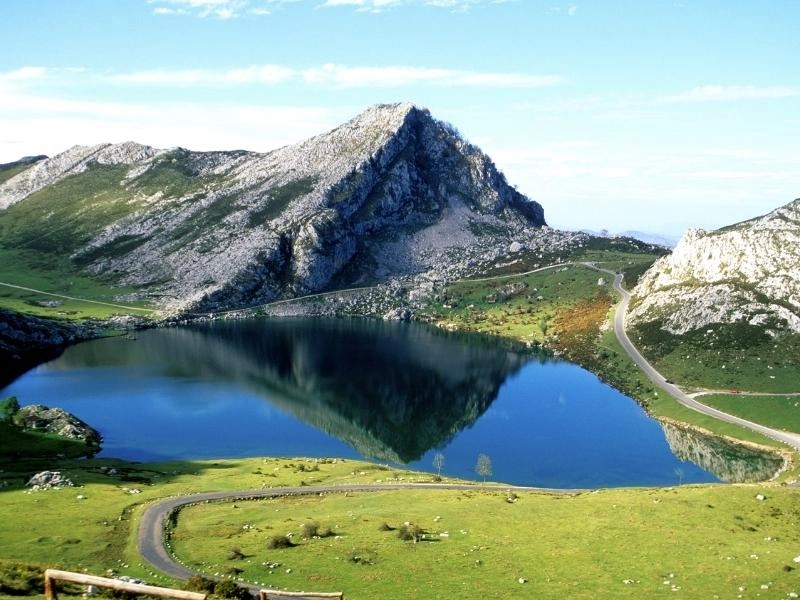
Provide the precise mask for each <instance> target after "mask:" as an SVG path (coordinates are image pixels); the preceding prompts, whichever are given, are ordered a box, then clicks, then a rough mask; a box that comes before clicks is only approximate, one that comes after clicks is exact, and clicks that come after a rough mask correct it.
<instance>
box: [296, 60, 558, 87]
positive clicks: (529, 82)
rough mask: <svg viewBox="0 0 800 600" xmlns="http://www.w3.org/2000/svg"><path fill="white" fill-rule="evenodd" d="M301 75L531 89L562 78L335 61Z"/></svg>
mask: <svg viewBox="0 0 800 600" xmlns="http://www.w3.org/2000/svg"><path fill="white" fill-rule="evenodd" d="M302 76H303V79H304V80H305V81H306V83H309V84H318V85H330V86H335V87H402V86H406V85H420V84H427V85H448V86H458V87H496V88H532V87H545V86H552V85H557V84H559V83H561V82H562V81H563V79H562V78H561V77H560V76H558V75H528V74H523V73H492V72H479V71H459V70H454V69H439V68H427V67H408V66H386V67H347V66H343V65H336V64H327V65H323V66H322V67H318V68H311V69H306V70H304V71H303V73H302Z"/></svg>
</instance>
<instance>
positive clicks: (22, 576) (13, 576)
mask: <svg viewBox="0 0 800 600" xmlns="http://www.w3.org/2000/svg"><path fill="white" fill-rule="evenodd" d="M43 593H44V567H40V566H38V565H34V564H31V563H22V562H15V561H5V560H3V561H0V594H2V595H9V596H23V595H31V594H43Z"/></svg>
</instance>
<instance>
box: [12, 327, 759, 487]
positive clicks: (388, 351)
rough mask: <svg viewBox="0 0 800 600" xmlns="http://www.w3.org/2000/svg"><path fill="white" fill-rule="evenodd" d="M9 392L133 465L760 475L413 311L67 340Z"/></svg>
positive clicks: (545, 481)
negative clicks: (318, 463) (405, 316)
mask: <svg viewBox="0 0 800 600" xmlns="http://www.w3.org/2000/svg"><path fill="white" fill-rule="evenodd" d="M9 395H15V396H17V398H18V399H19V402H20V404H22V405H26V404H45V405H48V406H52V407H56V406H57V407H61V408H64V409H65V410H68V411H69V412H71V413H73V414H75V415H76V416H78V417H79V418H81V419H82V420H84V421H86V422H87V423H89V424H90V425H92V426H93V427H95V428H96V429H98V430H99V431H100V432H101V433H102V435H103V438H104V442H103V450H102V452H101V453H100V454H99V456H107V457H117V458H123V459H128V460H137V461H156V460H167V459H206V458H231V457H253V456H292V457H295V456H296V457H301V456H302V457H348V458H365V459H368V460H370V461H373V462H380V463H385V464H391V465H407V466H408V467H410V468H412V469H419V470H424V471H429V472H433V471H434V467H433V457H434V455H435V454H436V453H441V454H442V455H443V456H444V466H443V468H442V473H443V474H444V475H448V476H456V477H464V478H469V479H475V478H477V477H478V476H477V475H476V473H475V465H476V461H477V457H478V455H479V454H481V453H483V454H486V455H488V456H489V457H490V459H491V464H492V476H491V478H490V479H492V480H497V481H504V482H508V483H514V484H520V485H533V486H543V487H561V488H594V487H601V486H602V487H612V486H634V485H637V486H638V485H672V484H677V483H689V482H712V481H718V480H720V479H722V480H740V479H746V478H747V477H750V478H756V479H757V478H759V477H764V476H768V474H765V473H761V472H760V470H763V469H764V468H765V467H764V466H763V465H762V464H760V463H759V460H760V459H759V457H758V456H756V455H752V456H751V455H749V454H747V453H745V454H744V455H743V454H742V451H741V449H736V448H733V449H732V448H728V447H723V448H722V449H719V448H717V449H716V450H714V451H713V452H714V453H715V454H714V457H715V459H714V460H711V461H709V460H707V456H708V454H709V452H711V451H707V450H706V445H707V441H703V440H700V441H698V439H696V438H693V437H691V434H689V433H687V432H684V431H683V430H681V429H679V428H671V429H666V428H663V427H662V426H661V425H660V424H659V423H658V422H657V421H655V420H653V419H651V418H650V417H648V416H647V414H646V413H645V412H644V411H643V410H642V409H641V408H640V407H639V406H638V405H637V404H636V403H635V402H633V401H632V400H631V399H630V398H628V397H626V396H624V395H623V394H621V393H619V392H617V391H616V390H614V389H613V388H611V387H609V386H608V385H606V384H604V383H603V382H601V381H600V380H598V378H597V377H596V376H595V375H593V374H592V373H590V372H588V371H586V370H584V369H582V368H580V367H578V366H576V365H574V364H571V363H569V362H566V361H559V360H552V359H544V358H539V357H537V356H534V355H531V354H530V353H529V352H524V351H522V350H521V349H520V348H518V347H514V346H513V345H511V344H509V343H507V342H503V341H500V340H496V339H490V338H487V337H485V336H477V335H465V334H457V333H450V332H446V331H441V330H438V329H435V328H432V327H428V326H424V325H419V324H414V323H394V322H388V323H387V322H378V321H372V320H363V319H306V318H303V319H300V318H298V319H269V320H247V321H223V322H214V323H207V324H198V325H192V326H187V327H173V328H163V329H154V330H148V331H142V332H139V333H138V334H137V336H136V339H135V340H129V339H125V338H109V339H101V340H94V341H91V342H85V343H82V344H79V345H76V346H73V347H70V348H68V349H67V350H66V351H65V352H64V353H63V354H62V355H61V356H60V357H59V358H57V359H56V360H53V361H51V362H49V363H46V364H43V365H40V366H39V367H37V368H35V369H33V370H31V371H29V372H28V373H25V374H24V375H23V376H21V377H20V378H19V379H17V380H16V381H14V382H13V383H11V384H10V385H9V386H7V387H6V388H4V389H2V390H0V398H5V397H7V396H9ZM698 447H700V448H702V451H699V452H698V451H697V449H698ZM676 454H677V456H676ZM678 456H680V457H681V458H679V457H678ZM720 457H721V458H720ZM692 461H694V462H692ZM696 463H700V464H702V465H703V466H705V467H706V468H705V469H704V468H701V466H700V465H699V464H696ZM766 468H772V467H766ZM707 469H710V470H712V471H713V474H712V472H710V471H709V470H707ZM742 472H744V473H746V475H744V476H743V475H741V473H742ZM731 473H734V474H735V475H731Z"/></svg>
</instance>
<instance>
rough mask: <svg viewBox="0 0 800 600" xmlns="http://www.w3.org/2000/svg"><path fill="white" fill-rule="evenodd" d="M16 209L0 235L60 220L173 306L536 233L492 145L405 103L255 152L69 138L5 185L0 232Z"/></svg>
mask: <svg viewBox="0 0 800 600" xmlns="http://www.w3.org/2000/svg"><path fill="white" fill-rule="evenodd" d="M55 197H57V198H59V200H58V201H57V202H56V201H54V200H53V198H55ZM64 198H68V200H67V201H65V200H64ZM23 215H24V217H23ZM37 215H38V217H37ZM37 219H38V220H37ZM12 220H15V222H16V223H17V225H15V226H14V227H12V228H11V229H13V232H11V229H9V227H10V226H6V229H7V230H8V231H6V233H7V234H10V237H9V236H8V235H7V236H6V237H5V239H6V242H5V243H7V244H13V243H14V239H15V236H16V240H17V242H18V243H20V244H22V245H23V246H24V244H25V243H26V242H25V241H24V240H26V239H28V237H30V236H28V237H26V236H25V235H23V233H22V232H21V231H20V227H19V224H20V222H22V223H23V225H24V227H29V228H33V229H35V228H39V230H40V231H41V233H42V234H43V235H47V230H48V228H53V229H57V230H58V237H59V240H60V247H59V251H60V252H62V253H63V252H66V253H68V254H69V256H70V258H71V260H72V261H73V263H74V264H75V266H76V267H77V268H79V269H80V270H82V271H84V272H86V273H89V274H94V275H101V276H104V277H112V278H115V279H116V280H117V281H118V282H119V283H120V284H124V285H129V286H134V287H137V288H140V289H146V290H147V292H148V294H149V295H150V297H151V298H155V297H158V298H159V299H161V300H160V301H161V303H162V304H164V305H165V306H169V307H172V308H175V309H178V310H187V309H204V310H205V309H210V308H215V309H216V308H237V307H243V306H250V305H253V304H257V303H262V302H265V301H269V300H272V299H275V298H279V297H289V296H294V295H299V294H306V293H310V292H316V291H321V290H325V289H330V288H331V287H347V286H351V285H357V284H363V283H365V282H377V281H384V280H386V279H387V278H390V277H394V276H400V275H409V274H413V273H425V272H431V271H432V270H437V269H438V270H441V269H444V268H450V269H451V270H452V269H455V270H456V271H458V269H459V265H462V267H463V265H465V264H466V262H468V261H472V262H473V263H474V262H475V261H476V260H477V261H478V262H480V260H481V256H484V255H486V254H487V252H489V253H491V252H493V251H494V252H495V253H496V252H497V251H498V250H497V249H498V248H507V247H508V245H509V244H510V243H511V242H513V241H516V242H518V243H519V244H522V245H524V244H528V245H533V246H535V245H536V244H538V242H536V241H535V240H534V238H536V237H537V235H539V228H540V227H541V226H542V225H545V220H544V214H543V211H542V208H541V206H540V205H539V204H537V203H536V202H533V201H531V200H529V199H528V198H526V197H525V196H523V195H522V194H520V193H518V192H517V191H516V190H515V189H514V188H512V187H511V186H509V185H508V183H507V182H506V180H505V177H504V176H503V174H502V173H500V172H499V171H498V169H497V168H496V166H495V165H494V163H493V162H492V161H491V159H490V158H489V157H488V156H486V155H485V154H483V153H482V152H481V151H480V150H479V149H478V148H477V147H475V146H473V145H471V144H469V143H468V142H466V141H465V140H464V139H463V138H462V137H461V136H460V135H459V134H458V132H457V131H456V130H455V129H454V128H453V127H452V126H450V125H448V124H447V123H444V122H442V121H439V120H437V119H435V118H433V117H432V116H431V114H430V112H429V111H428V110H426V109H423V108H420V107H418V106H416V105H414V104H411V103H400V104H383V105H376V106H373V107H370V108H368V109H367V110H365V111H364V112H362V113H361V114H359V115H357V116H356V117H355V118H353V119H351V120H350V121H348V122H346V123H344V124H343V125H341V126H339V127H337V128H335V129H333V130H332V131H329V132H327V133H324V134H321V135H318V136H315V137H313V138H310V139H308V140H305V141H303V142H300V143H298V144H294V145H291V146H286V147H283V148H280V149H277V150H275V151H273V152H269V153H265V154H264V153H254V152H246V151H230V152H191V151H189V150H186V149H183V148H175V149H171V150H157V149H155V148H152V147H150V146H144V145H141V144H136V143H133V142H126V143H123V144H101V145H97V146H91V147H86V146H75V147H73V148H71V149H69V150H67V151H66V152H63V153H61V154H59V155H57V156H55V157H52V158H49V159H46V160H43V161H41V162H38V163H36V164H35V165H33V166H31V167H30V168H27V169H25V170H23V171H22V172H21V173H19V174H18V175H16V176H14V177H12V178H11V179H9V180H8V181H6V182H5V183H3V184H0V232H1V231H2V230H3V226H4V225H3V224H4V222H5V223H10V222H11V221H12ZM37 243H39V244H40V245H41V242H37ZM42 250H43V251H48V248H46V247H45V248H42ZM462 270H463V268H462Z"/></svg>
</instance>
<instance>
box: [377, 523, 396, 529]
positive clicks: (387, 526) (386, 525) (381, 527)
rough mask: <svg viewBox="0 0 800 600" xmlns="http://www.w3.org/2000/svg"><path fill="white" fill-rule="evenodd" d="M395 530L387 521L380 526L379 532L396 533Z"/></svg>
mask: <svg viewBox="0 0 800 600" xmlns="http://www.w3.org/2000/svg"><path fill="white" fill-rule="evenodd" d="M395 529H396V528H395V527H392V526H391V525H389V524H388V523H387V522H386V521H384V522H383V523H381V524H380V525H378V531H394V530H395Z"/></svg>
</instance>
